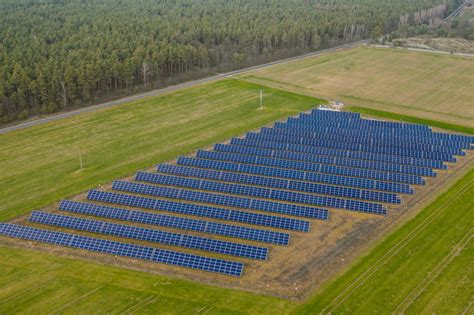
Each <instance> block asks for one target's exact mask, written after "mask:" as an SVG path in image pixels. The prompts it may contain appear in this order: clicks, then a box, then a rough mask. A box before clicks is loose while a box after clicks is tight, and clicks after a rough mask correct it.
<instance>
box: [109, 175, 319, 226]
mask: <svg viewBox="0 0 474 315" xmlns="http://www.w3.org/2000/svg"><path fill="white" fill-rule="evenodd" d="M112 189H114V190H121V191H127V192H132V193H138V194H145V195H151V196H158V197H166V196H169V195H175V194H176V195H177V196H178V197H177V198H179V199H181V200H188V201H196V202H201V203H208V204H217V205H221V206H230V207H238V208H246V209H253V210H261V211H266V212H274V213H281V214H287V215H293V216H298V217H305V218H318V217H319V216H320V213H321V211H323V210H324V209H318V208H313V207H306V206H298V205H293V204H285V203H278V202H273V201H263V200H258V199H250V198H243V197H235V196H228V195H221V194H215V193H206V192H200V191H191V190H183V189H177V188H168V187H160V186H153V185H145V184H138V183H131V182H125V181H114V182H113V184H112ZM169 191H171V192H169ZM223 219H226V218H224V217H223Z"/></svg>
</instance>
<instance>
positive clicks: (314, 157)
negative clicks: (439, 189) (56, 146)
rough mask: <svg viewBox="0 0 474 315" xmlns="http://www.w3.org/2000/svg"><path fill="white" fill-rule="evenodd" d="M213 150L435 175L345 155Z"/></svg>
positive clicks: (428, 170)
mask: <svg viewBox="0 0 474 315" xmlns="http://www.w3.org/2000/svg"><path fill="white" fill-rule="evenodd" d="M214 150H216V151H219V152H227V153H239V154H247V155H257V156H264V157H273V158H278V159H284V160H296V161H305V162H312V163H324V164H333V165H340V166H348V167H357V168H367V169H372V170H379V171H387V172H395V173H404V174H412V175H418V176H436V173H435V172H434V171H433V170H432V169H431V168H426V167H419V166H412V165H404V164H393V163H385V162H379V161H368V160H358V159H351V158H345V157H337V156H329V155H318V154H310V153H301V152H294V151H284V150H272V149H261V148H256V147H245V146H239V145H230V144H216V145H215V146H214Z"/></svg>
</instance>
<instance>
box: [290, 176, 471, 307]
mask: <svg viewBox="0 0 474 315" xmlns="http://www.w3.org/2000/svg"><path fill="white" fill-rule="evenodd" d="M473 209H474V169H471V170H470V171H469V173H468V174H467V175H465V176H464V177H463V178H462V179H461V180H460V181H458V182H457V183H456V184H455V185H454V186H453V187H451V188H450V189H449V190H448V191H447V192H445V193H444V194H443V195H441V196H440V197H439V198H437V199H436V201H435V202H433V203H432V204H431V205H429V206H428V207H427V208H425V209H423V211H422V212H421V213H420V214H418V215H417V216H416V217H415V218H414V219H412V220H411V221H409V222H408V223H407V224H405V225H404V226H403V227H401V228H400V229H398V230H397V231H395V232H394V233H392V234H391V235H390V236H389V237H388V238H387V239H386V240H384V241H383V242H382V243H381V244H380V245H378V246H377V247H376V248H375V249H374V250H373V251H371V252H370V253H369V254H368V255H367V256H366V257H364V258H362V259H361V260H360V261H359V262H358V263H356V264H355V265H354V267H352V268H350V269H349V270H348V271H347V272H345V273H344V275H342V276H341V277H339V278H338V279H336V280H335V281H333V282H332V283H330V284H328V285H327V286H326V288H325V289H324V290H322V291H320V292H319V293H318V294H316V295H315V296H313V297H312V298H311V299H310V300H309V302H307V303H305V304H304V305H302V306H300V307H299V308H297V309H296V311H295V313H303V314H313V313H335V314H338V313H350V314H364V313H367V311H369V310H370V312H371V313H376V314H390V313H392V312H395V313H401V312H404V313H408V314H420V313H426V314H431V313H440V314H461V313H463V311H464V310H465V309H466V307H468V306H469V304H470V303H471V302H472V292H474V277H473V275H474V266H473V264H472V259H473V257H474V256H473V236H474V235H473V224H472V223H473V222H474V211H473Z"/></svg>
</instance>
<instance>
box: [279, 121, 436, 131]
mask: <svg viewBox="0 0 474 315" xmlns="http://www.w3.org/2000/svg"><path fill="white" fill-rule="evenodd" d="M373 122H378V121H375V120H365V119H362V120H357V121H356V120H324V119H321V120H310V119H301V118H292V117H290V118H288V120H287V122H286V123H287V124H288V125H309V126H311V125H318V126H332V127H333V128H334V129H338V128H346V129H357V130H367V131H382V132H390V133H394V134H405V135H407V134H419V135H429V134H431V130H430V129H428V128H426V129H416V128H406V127H401V126H398V127H397V125H379V124H374V123H373Z"/></svg>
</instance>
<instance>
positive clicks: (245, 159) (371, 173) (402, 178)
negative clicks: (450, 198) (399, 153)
mask: <svg viewBox="0 0 474 315" xmlns="http://www.w3.org/2000/svg"><path fill="white" fill-rule="evenodd" d="M197 157H198V158H203V159H213V160H220V161H231V162H238V163H247V164H257V165H264V166H272V167H280V168H286V169H297V170H302V171H309V172H316V173H325V174H333V175H343V176H350V177H362V178H368V179H376V180H383V181H388V182H398V183H405V184H417V185H424V184H425V181H424V179H423V178H422V177H421V176H417V175H408V174H400V173H390V172H382V171H377V170H369V169H361V168H351V167H344V166H334V165H328V164H321V163H311V162H303V161H293V160H282V159H275V158H267V157H260V156H253V155H243V154H234V153H225V152H216V151H203V150H199V151H198V152H197Z"/></svg>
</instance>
